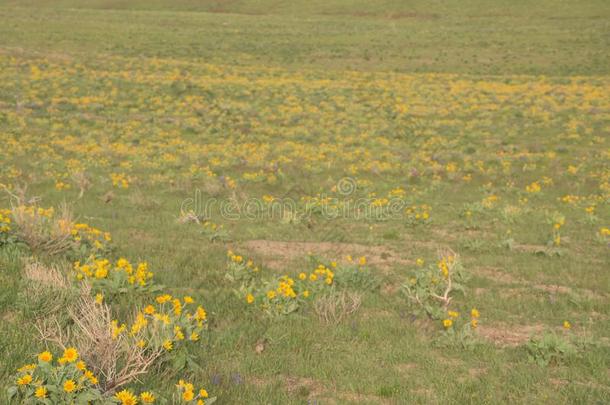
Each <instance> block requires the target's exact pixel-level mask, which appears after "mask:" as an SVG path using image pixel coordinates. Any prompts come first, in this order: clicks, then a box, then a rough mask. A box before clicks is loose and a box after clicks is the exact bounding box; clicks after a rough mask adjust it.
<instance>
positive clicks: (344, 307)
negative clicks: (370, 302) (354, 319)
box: [314, 291, 362, 325]
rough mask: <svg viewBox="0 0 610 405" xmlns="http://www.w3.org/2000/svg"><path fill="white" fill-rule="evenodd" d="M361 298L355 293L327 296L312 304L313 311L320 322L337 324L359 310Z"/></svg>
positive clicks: (343, 292)
mask: <svg viewBox="0 0 610 405" xmlns="http://www.w3.org/2000/svg"><path fill="white" fill-rule="evenodd" d="M361 303H362V296H361V295H360V294H358V293H355V292H348V291H342V292H340V293H334V294H328V295H325V296H322V297H320V298H318V299H317V300H316V301H315V302H314V310H315V311H316V314H317V315H318V318H319V319H320V321H322V322H325V323H327V324H335V325H336V324H338V323H340V322H341V321H342V320H343V319H345V318H347V317H348V316H349V315H351V314H353V313H354V312H356V311H357V310H358V309H359V308H360V304H361Z"/></svg>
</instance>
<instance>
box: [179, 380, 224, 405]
mask: <svg viewBox="0 0 610 405" xmlns="http://www.w3.org/2000/svg"><path fill="white" fill-rule="evenodd" d="M176 388H177V389H178V393H179V395H180V399H181V400H182V403H186V404H196V405H210V404H212V403H214V402H215V401H216V397H213V398H210V397H209V394H208V391H207V390H206V389H205V388H200V389H199V390H196V389H195V386H194V385H193V384H192V383H189V382H186V381H184V380H180V381H178V384H176Z"/></svg>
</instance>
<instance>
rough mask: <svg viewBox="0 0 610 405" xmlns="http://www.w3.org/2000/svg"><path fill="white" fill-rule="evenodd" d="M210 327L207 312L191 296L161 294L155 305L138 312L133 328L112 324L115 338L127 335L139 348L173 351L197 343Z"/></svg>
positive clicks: (116, 322) (114, 322)
mask: <svg viewBox="0 0 610 405" xmlns="http://www.w3.org/2000/svg"><path fill="white" fill-rule="evenodd" d="M206 328H207V313H206V311H205V309H204V308H203V307H202V306H201V305H198V306H195V300H194V299H193V298H192V297H190V296H185V297H183V298H182V299H180V298H176V297H172V296H171V295H169V294H163V295H159V296H157V297H156V299H155V304H149V305H147V306H145V307H144V309H143V310H141V311H138V313H137V314H136V316H135V320H134V321H133V323H132V324H131V325H127V324H124V323H123V324H119V322H118V321H117V320H115V321H113V325H112V335H113V338H115V339H116V338H118V337H119V335H122V334H127V336H128V338H129V339H130V340H132V341H133V342H135V345H136V346H138V347H140V348H152V349H160V348H163V349H164V350H165V351H166V352H171V351H173V350H175V349H176V348H178V347H179V346H180V345H182V344H184V343H186V342H197V341H198V340H199V339H200V338H201V335H202V333H203V331H204V330H205V329H206Z"/></svg>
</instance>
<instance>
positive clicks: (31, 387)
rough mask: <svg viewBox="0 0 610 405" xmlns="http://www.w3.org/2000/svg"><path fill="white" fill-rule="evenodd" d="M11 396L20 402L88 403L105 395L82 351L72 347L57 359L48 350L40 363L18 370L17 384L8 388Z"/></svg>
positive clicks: (96, 400) (40, 359) (42, 354)
mask: <svg viewBox="0 0 610 405" xmlns="http://www.w3.org/2000/svg"><path fill="white" fill-rule="evenodd" d="M8 396H9V400H11V399H17V400H18V401H19V402H20V403H33V402H36V403H53V404H59V403H61V404H68V403H86V402H101V401H102V400H103V395H102V392H101V390H100V387H99V385H98V379H97V377H96V376H95V375H94V374H93V372H92V371H91V370H89V369H88V368H87V364H85V362H84V361H82V360H79V353H78V351H77V350H76V349H75V348H73V347H69V348H66V349H65V350H64V352H63V355H62V356H61V357H60V358H59V359H57V360H56V361H53V354H52V353H51V352H49V351H44V352H42V353H40V354H39V355H38V363H33V364H27V365H25V366H23V367H21V368H19V370H18V374H17V376H16V377H15V379H14V384H13V385H11V386H10V387H9V388H8Z"/></svg>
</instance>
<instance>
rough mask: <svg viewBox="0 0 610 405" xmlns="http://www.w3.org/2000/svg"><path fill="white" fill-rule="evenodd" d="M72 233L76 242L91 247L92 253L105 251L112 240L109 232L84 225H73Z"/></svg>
mask: <svg viewBox="0 0 610 405" xmlns="http://www.w3.org/2000/svg"><path fill="white" fill-rule="evenodd" d="M70 233H71V234H72V237H73V238H74V240H75V241H76V242H79V243H80V244H81V245H84V246H87V247H89V248H90V249H91V250H92V251H103V250H105V249H106V247H107V244H108V243H109V242H110V241H111V240H112V237H111V236H110V233H109V232H103V231H100V230H99V229H97V228H94V227H92V226H90V225H88V224H84V223H76V224H73V225H72V230H71V231H70Z"/></svg>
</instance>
